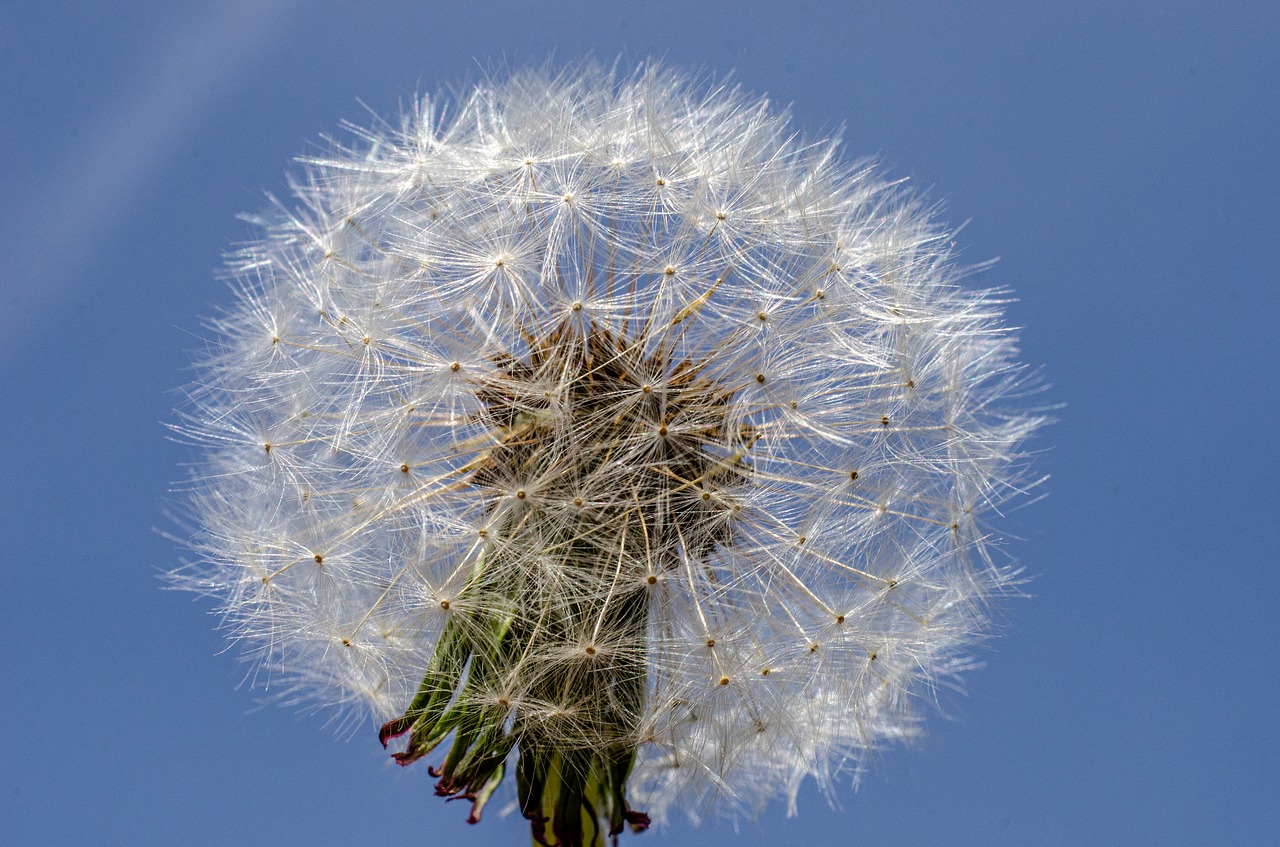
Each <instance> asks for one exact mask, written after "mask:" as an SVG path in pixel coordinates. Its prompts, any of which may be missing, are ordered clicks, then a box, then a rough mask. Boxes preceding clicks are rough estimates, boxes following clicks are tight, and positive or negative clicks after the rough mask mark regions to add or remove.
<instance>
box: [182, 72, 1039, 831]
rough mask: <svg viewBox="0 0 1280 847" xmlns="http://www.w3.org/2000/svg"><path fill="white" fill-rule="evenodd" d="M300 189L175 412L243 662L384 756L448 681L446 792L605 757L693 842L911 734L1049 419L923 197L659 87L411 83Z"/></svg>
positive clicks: (240, 284)
mask: <svg viewBox="0 0 1280 847" xmlns="http://www.w3.org/2000/svg"><path fill="white" fill-rule="evenodd" d="M301 162H302V170H301V173H300V175H299V176H298V177H296V178H295V180H294V182H293V185H292V188H293V195H294V205H293V206H291V207H286V206H285V205H284V204H279V205H278V209H277V212H276V214H275V216H274V217H273V218H272V219H271V220H270V222H269V223H267V224H266V225H265V230H264V232H263V234H262V237H261V238H260V240H258V241H256V242H254V243H252V244H250V245H248V246H246V247H244V248H242V249H241V250H240V251H239V252H237V253H236V254H235V255H234V256H233V257H232V258H231V260H230V262H229V275H230V278H231V280H232V282H233V285H234V287H235V291H236V297H235V302H234V304H233V305H232V306H231V307H230V308H229V309H228V310H227V311H226V312H225V313H224V314H222V315H221V316H219V317H217V318H216V319H214V320H212V321H211V322H210V336H211V342H210V351H209V353H208V355H207V356H206V357H205V358H204V359H203V361H202V362H201V363H200V371H199V373H200V377H199V379H198V381H197V383H196V384H195V385H193V386H192V387H191V388H190V390H189V392H188V401H187V403H186V406H185V408H184V410H183V422H182V423H181V424H180V425H179V429H180V430H181V431H182V432H184V433H185V434H187V435H189V436H190V437H192V438H193V439H195V440H196V441H197V442H198V443H199V444H200V445H201V449H202V451H203V452H202V462H201V465H200V470H199V472H198V474H197V476H196V477H195V479H194V482H193V484H192V491H191V509H192V512H193V515H194V518H195V524H196V525H197V527H198V528H197V530H196V535H195V538H194V540H193V545H194V547H195V549H196V550H197V551H198V554H199V555H198V558H199V560H198V561H197V562H195V563H193V564H192V565H191V566H189V567H188V568H185V569H183V570H181V571H179V572H177V573H176V574H175V575H174V578H175V580H177V581H178V582H179V583H180V584H182V585H184V586H186V587H189V588H193V589H197V590H200V591H203V592H206V593H209V594H211V595H213V596H214V597H216V598H217V599H218V602H219V604H220V611H221V613H222V615H223V617H224V619H225V621H226V624H227V626H228V628H229V630H230V634H231V636H232V637H233V638H234V639H236V640H237V641H238V642H240V643H241V644H242V645H243V646H244V647H245V649H246V653H247V655H248V657H249V658H250V659H251V660H252V661H253V662H254V663H255V664H256V666H257V667H258V668H259V673H261V674H266V675H269V676H270V677H271V679H272V684H273V685H280V684H282V683H283V684H284V685H285V686H286V687H287V688H288V690H289V691H291V692H292V693H293V694H294V695H295V696H296V697H297V698H298V699H303V700H307V701H310V702H315V703H319V704H322V705H325V706H333V707H336V708H338V709H341V710H347V711H349V712H352V713H355V714H360V715H371V716H372V717H374V718H375V720H377V721H378V722H384V721H385V722H387V723H386V725H385V726H384V728H383V736H382V737H383V741H384V743H386V741H387V740H388V738H390V737H394V736H396V735H400V734H402V733H409V732H410V730H411V729H412V730H413V731H412V733H411V734H410V737H411V740H410V741H409V743H408V747H407V748H406V750H405V752H403V753H398V754H397V759H398V761H400V762H401V763H402V764H407V763H408V762H410V761H413V760H414V759H415V758H419V757H421V756H423V755H426V752H427V751H429V749H430V747H431V746H434V743H439V738H434V736H431V737H428V736H430V735H431V732H435V731H436V730H429V729H424V728H423V727H425V726H426V724H425V723H424V722H423V721H425V720H426V718H424V717H422V716H423V715H425V714H427V710H426V707H425V706H424V707H422V708H421V709H419V711H417V712H415V711H414V709H415V708H418V707H417V706H411V704H417V703H422V702H426V701H425V700H422V698H423V697H424V696H426V695H425V694H424V693H423V692H428V688H429V687H430V685H431V684H434V683H432V680H437V681H439V680H446V677H447V673H446V670H447V669H448V668H454V669H456V671H457V674H456V675H455V677H453V678H451V679H452V680H453V681H452V682H449V683H447V684H446V682H447V680H446V682H440V683H439V684H440V685H442V686H444V687H445V688H448V691H447V693H446V694H443V695H440V696H443V697H444V699H443V700H442V701H441V702H440V704H439V708H440V710H442V711H441V714H443V715H446V716H447V715H452V714H454V712H452V711H450V712H444V711H443V710H444V709H445V707H446V704H448V703H450V702H453V703H463V702H464V701H465V705H466V708H468V709H472V711H471V712H468V713H467V714H470V715H472V717H475V718H476V720H477V721H480V718H481V717H483V721H480V723H479V724H477V725H479V726H484V727H488V728H489V729H488V730H486V731H488V732H489V735H486V736H482V737H481V740H479V741H475V742H474V743H475V745H476V746H475V747H474V748H471V753H470V754H469V755H471V756H472V758H473V759H476V760H477V762H478V760H479V759H482V758H483V756H481V755H480V753H481V752H484V751H488V753H487V755H490V758H494V759H495V761H496V762H498V764H493V763H490V764H485V763H483V762H480V763H475V762H472V759H466V760H464V762H466V763H470V764H463V765H458V768H459V769H458V770H453V771H451V770H449V766H446V769H445V771H444V772H443V773H444V776H443V777H442V778H441V782H440V783H439V784H438V786H437V791H438V792H439V793H444V794H452V795H456V796H467V797H468V798H469V799H472V800H473V804H474V805H475V808H474V810H473V817H476V818H478V816H479V811H480V809H482V808H483V805H484V802H485V800H487V798H488V796H489V793H492V790H493V788H494V787H495V786H496V785H497V782H499V781H501V779H502V769H501V766H500V762H501V760H503V759H505V758H507V757H510V758H511V759H512V760H513V761H515V760H519V763H520V767H521V768H522V769H524V770H523V771H522V773H525V774H526V775H528V774H535V775H536V774H537V773H541V772H540V771H538V770H537V768H539V767H543V765H542V764H539V762H541V761H542V760H541V759H538V758H537V757H538V756H540V755H543V754H545V755H546V756H550V757H552V758H555V760H556V761H558V762H561V763H564V764H563V767H565V768H571V767H575V766H574V765H572V762H579V765H576V767H578V768H579V769H580V770H582V771H583V774H584V776H583V778H584V779H585V778H587V777H586V776H585V774H588V773H596V771H594V770H592V767H595V766H593V765H589V764H581V763H584V762H585V763H589V762H591V761H593V760H591V759H590V758H589V757H590V756H591V755H597V753H594V752H593V751H599V750H601V749H604V750H615V751H621V752H620V753H619V754H618V755H619V756H622V755H624V754H625V756H628V757H632V758H633V759H634V762H633V763H631V759H627V762H629V763H630V764H628V766H627V772H626V773H624V774H623V781H624V782H626V785H627V792H628V793H627V801H628V802H629V803H630V804H631V805H635V806H636V807H641V806H642V807H644V808H645V809H646V810H647V811H648V813H649V814H650V815H652V816H653V817H654V818H656V819H663V818H666V817H668V816H669V815H670V814H671V813H672V812H675V811H683V812H684V813H686V814H688V815H689V816H690V817H692V818H694V819H695V820H696V819H700V818H702V817H705V816H706V815H708V814H714V813H726V814H731V815H732V814H739V813H742V814H753V813H755V812H757V811H759V809H760V808H761V807H762V806H763V805H764V804H765V803H767V802H768V801H769V800H770V799H772V798H776V797H782V798H785V799H786V800H787V802H788V803H789V806H790V807H792V808H794V804H795V799H796V793H797V791H798V790H799V786H800V785H801V784H802V783H803V781H804V780H805V779H806V778H809V777H812V778H814V779H816V780H817V782H818V783H819V784H820V785H821V786H822V787H823V788H824V789H828V790H829V789H830V786H831V784H832V782H833V781H834V780H835V779H836V778H837V777H839V775H840V774H841V773H845V772H851V773H853V774H855V775H856V773H857V772H858V771H859V770H860V769H861V766H862V763H863V762H864V760H865V759H866V757H867V755H868V754H869V753H870V752H871V751H874V750H877V749H878V748H881V747H882V746H884V745H886V744H890V743H894V742H898V741H901V740H903V739H907V738H910V737H912V736H914V735H915V734H916V733H917V732H918V731H919V729H920V718H921V716H920V715H919V714H918V713H917V710H916V703H917V702H918V701H919V700H920V696H919V695H921V694H922V693H924V692H927V691H928V690H930V689H932V688H934V687H936V686H938V685H939V684H941V683H945V682H947V681H949V680H950V679H951V678H952V677H954V676H955V674H956V672H957V669H959V668H961V667H963V662H962V661H961V659H962V657H963V656H964V655H965V654H966V652H967V651H969V650H970V649H972V647H973V645H974V644H975V642H976V641H978V640H979V639H980V638H981V637H982V636H983V635H984V633H985V632H986V631H987V629H988V626H987V611H986V610H987V607H988V603H989V601H990V599H991V598H992V597H994V596H997V595H999V594H1000V593H1001V592H1002V591H1004V590H1006V589H1007V588H1008V586H1009V585H1010V584H1011V581H1012V579H1013V578H1014V576H1015V573H1014V571H1013V570H1012V569H1010V568H1009V567H1008V566H1005V565H1001V564H1000V563H999V561H998V560H997V558H996V556H995V554H994V552H993V551H994V550H995V539H994V538H993V537H992V536H991V535H990V531H989V530H988V529H987V528H986V516H987V515H990V514H992V513H993V511H994V509H995V507H997V506H998V505H1000V504H1002V503H1004V502H1005V501H1006V500H1009V499H1011V498H1012V497H1015V496H1016V495H1018V494H1019V493H1020V491H1021V486H1022V483H1023V466H1024V463H1023V461H1022V452H1021V451H1022V445H1023V443H1024V442H1025V440H1026V438H1027V437H1028V436H1029V435H1030V434H1031V433H1032V432H1033V431H1034V429H1035V428H1036V427H1037V426H1038V425H1039V424H1040V423H1041V422H1042V421H1041V419H1040V418H1039V417H1038V416H1036V415H1035V414H1028V413H1024V412H1022V411H1020V410H1019V409H1018V402H1017V401H1018V400H1019V399H1020V394H1021V393H1022V392H1024V390H1025V386H1026V380H1025V376H1024V370H1023V368H1022V367H1021V366H1020V365H1019V364H1018V363H1017V361H1016V354H1017V351H1016V347H1015V343H1014V339H1013V337H1012V335H1011V334H1010V333H1009V332H1007V331H1006V330H1005V329H1004V328H1003V327H1002V326H1001V323H1000V320H1001V311H1000V307H1001V302H1000V299H999V297H998V296H997V295H996V294H995V293H991V292H982V291H973V290H967V289H965V288H964V287H962V286H961V284H960V280H961V278H962V276H963V270H962V269H960V268H959V267H958V266H957V265H956V263H955V260H954V257H953V256H952V255H951V252H950V250H951V248H950V236H949V234H948V233H947V232H946V230H945V229H943V228H942V227H941V226H939V225H938V224H937V223H936V222H935V221H934V220H933V218H932V217H931V214H930V211H929V210H928V209H927V208H925V207H924V206H922V205H921V203H920V202H919V201H918V200H917V199H915V198H914V197H912V196H911V195H910V194H909V193H907V192H906V191H905V190H904V189H903V188H902V186H901V185H899V184H896V183H891V182H889V181H887V180H885V179H884V178H882V177H881V176H879V175H878V173H877V171H876V170H875V168H874V167H872V166H871V165H869V164H867V163H865V162H857V163H848V162H844V161H842V160H841V159H840V157H839V156H838V155H837V150H836V147H835V145H834V143H833V142H832V141H829V140H820V141H806V140H804V139H802V138H801V137H799V136H798V135H796V134H795V133H794V131H793V130H792V129H791V128H790V126H789V122H788V119H787V117H786V116H785V115H783V114H779V113H778V112H776V111H774V110H773V109H771V107H770V106H769V104H768V102H767V101H765V100H761V99H758V98H754V97H752V96H750V95H747V94H745V93H743V92H741V91H740V90H738V89H736V88H733V87H729V86H726V85H716V84H707V83H702V82H697V81H694V80H691V79H689V78H688V77H687V76H685V75H683V74H681V73H679V72H676V71H671V70H667V69H664V68H662V67H660V66H658V65H656V64H653V63H648V64H645V65H642V66H641V67H640V68H639V69H638V70H637V71H635V72H634V73H632V74H629V75H627V74H618V73H616V72H610V71H606V70H602V69H600V68H598V67H595V66H592V65H582V66H578V67H575V68H573V69H570V70H566V71H563V72H559V73H555V72H550V71H529V72H523V73H516V74H514V75H512V76H510V77H508V78H505V79H494V80H489V81H485V82H482V83H480V84H478V85H477V86H476V87H475V88H473V89H472V90H471V91H470V92H469V93H467V94H466V95H464V96H463V97H462V98H461V99H459V100H458V101H457V102H453V103H446V102H444V101H437V100H435V99H432V98H424V99H423V100H422V101H421V102H420V103H418V104H417V105H416V106H415V108H414V109H413V110H412V111H411V112H410V113H408V114H406V115H405V116H404V117H403V119H402V120H401V121H400V123H399V124H397V125H391V124H384V125H378V126H376V127H374V128H371V129H364V130H357V131H356V139H355V141H354V142H353V143H352V145H351V146H350V147H336V148H335V149H334V150H333V151H332V152H331V153H329V154H328V155H321V156H312V157H308V158H305V159H303V160H301ZM451 627H452V628H451ZM517 647H518V649H517ZM459 651H461V652H459ZM459 656H461V657H462V658H458V657H459ZM468 656H469V657H471V658H470V659H469V661H470V664H466V663H467V661H468V659H467V657H468ZM450 662H452V663H453V664H449V663H450ZM464 665H465V667H467V668H468V670H467V671H465V672H464V671H463V670H462V669H463V667H464ZM442 668H443V669H446V670H442ZM433 674H436V675H437V676H433ZM437 677H438V679H437ZM442 690H443V689H442ZM458 692H462V694H458ZM468 692H470V693H468ZM428 693H430V692H428ZM454 695H457V699H456V700H451V699H450V698H451V697H454ZM415 698H417V699H415ZM428 699H430V698H428ZM451 708H452V707H451ZM477 716H479V717H477ZM437 718H439V716H438V715H437ZM439 719H440V720H444V721H445V723H446V724H447V722H448V719H447V718H439ZM445 729H446V730H447V729H448V727H447V726H446V727H445ZM459 733H461V731H459ZM485 739H489V740H485ZM485 745H489V746H485ZM504 745H505V746H504ZM477 751H479V752H477ZM464 752H465V750H464ZM609 755H612V754H609ZM584 757H585V758H584ZM610 761H612V760H610ZM468 768H470V769H468ZM495 775H496V778H495ZM628 775H629V776H628ZM593 778H594V777H593ZM535 782H536V780H535ZM617 790H618V791H619V792H621V788H617ZM486 792H488V793H486ZM618 796H619V797H621V794H620V793H619V794H618ZM521 802H522V803H523V802H532V801H527V798H526V799H522V801H521ZM628 802H622V801H618V802H614V803H613V805H611V806H609V808H611V809H613V813H616V814H614V818H613V819H611V820H610V821H609V825H610V828H611V831H615V830H616V828H617V827H620V826H621V825H622V824H621V823H619V821H622V820H624V819H625V821H626V822H628V823H631V824H632V825H633V826H634V827H639V826H640V823H639V822H640V819H641V818H642V817H643V815H640V814H639V813H635V812H632V811H631V809H630V806H629V805H628ZM526 813H527V812H526ZM618 816H621V817H618ZM633 818H634V819H633ZM531 820H532V821H533V824H534V830H535V837H536V836H537V833H538V829H537V828H538V826H541V825H543V824H542V823H539V821H538V819H537V818H536V817H534V816H531ZM644 820H645V821H647V820H648V819H647V818H645V819H644ZM549 821H550V822H547V823H545V825H546V826H549V827H554V826H559V825H561V824H560V823H557V822H556V821H555V820H550V819H549ZM544 836H545V837H546V838H551V837H552V835H551V834H547V833H544ZM555 837H556V838H566V837H567V836H564V835H563V834H561V835H556V836H555ZM569 840H572V839H569Z"/></svg>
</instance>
